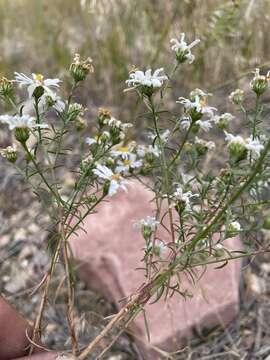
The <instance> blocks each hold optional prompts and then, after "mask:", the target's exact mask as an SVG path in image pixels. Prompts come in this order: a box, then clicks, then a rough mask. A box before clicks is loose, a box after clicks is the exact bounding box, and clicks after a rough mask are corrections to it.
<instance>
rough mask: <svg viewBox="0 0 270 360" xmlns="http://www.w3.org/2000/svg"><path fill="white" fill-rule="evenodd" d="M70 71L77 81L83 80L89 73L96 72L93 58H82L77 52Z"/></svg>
mask: <svg viewBox="0 0 270 360" xmlns="http://www.w3.org/2000/svg"><path fill="white" fill-rule="evenodd" d="M69 71H70V73H71V76H72V77H73V79H74V81H75V82H76V83H77V82H80V81H83V80H84V79H85V78H86V76H87V75H88V74H89V73H93V72H94V67H93V65H92V59H91V58H87V59H86V60H81V57H80V55H79V54H75V56H74V60H73V63H72V64H71V65H70V69H69Z"/></svg>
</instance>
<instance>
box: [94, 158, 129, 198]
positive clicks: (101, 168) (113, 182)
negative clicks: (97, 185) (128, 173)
mask: <svg viewBox="0 0 270 360" xmlns="http://www.w3.org/2000/svg"><path fill="white" fill-rule="evenodd" d="M93 173H94V174H95V175H97V176H98V177H99V178H100V179H102V180H105V181H106V180H107V181H109V182H110V186H109V191H108V195H109V196H113V195H115V194H116V193H117V191H118V189H119V188H122V189H123V190H125V191H127V188H126V186H125V185H126V184H127V181H125V180H124V179H123V177H122V176H121V175H120V174H119V173H113V172H112V170H111V169H109V168H108V167H107V166H105V165H100V164H97V166H96V168H95V169H94V170H93Z"/></svg>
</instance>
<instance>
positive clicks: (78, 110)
mask: <svg viewBox="0 0 270 360" xmlns="http://www.w3.org/2000/svg"><path fill="white" fill-rule="evenodd" d="M85 111H86V108H84V107H83V106H82V105H81V104H78V103H73V104H71V105H70V106H69V109H68V114H67V119H68V120H67V121H68V122H69V121H74V120H75V119H76V118H77V116H79V115H80V116H82V115H83V114H84V112H85Z"/></svg>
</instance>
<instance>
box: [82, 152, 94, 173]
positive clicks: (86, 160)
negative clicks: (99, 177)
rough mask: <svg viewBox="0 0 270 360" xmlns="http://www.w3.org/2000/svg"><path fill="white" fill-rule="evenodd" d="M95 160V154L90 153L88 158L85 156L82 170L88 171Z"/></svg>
mask: <svg viewBox="0 0 270 360" xmlns="http://www.w3.org/2000/svg"><path fill="white" fill-rule="evenodd" d="M92 162H93V156H92V155H91V154H89V155H88V156H87V157H86V158H84V159H83V160H82V162H81V169H82V171H86V170H87V169H88V168H89V165H91V164H92Z"/></svg>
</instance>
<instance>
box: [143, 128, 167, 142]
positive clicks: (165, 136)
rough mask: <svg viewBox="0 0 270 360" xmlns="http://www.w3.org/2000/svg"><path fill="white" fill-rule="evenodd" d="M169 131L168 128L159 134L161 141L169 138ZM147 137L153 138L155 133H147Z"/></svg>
mask: <svg viewBox="0 0 270 360" xmlns="http://www.w3.org/2000/svg"><path fill="white" fill-rule="evenodd" d="M170 135H171V132H170V130H169V129H166V130H164V131H163V132H162V133H161V134H160V139H161V141H163V142H164V143H166V142H168V140H169V138H170ZM148 137H149V139H151V140H154V139H155V138H156V135H155V134H153V133H149V135H148Z"/></svg>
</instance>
